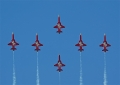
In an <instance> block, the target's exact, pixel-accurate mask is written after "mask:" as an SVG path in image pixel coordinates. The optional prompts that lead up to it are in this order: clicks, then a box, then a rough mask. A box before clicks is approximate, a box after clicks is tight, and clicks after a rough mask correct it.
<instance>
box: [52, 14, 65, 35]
mask: <svg viewBox="0 0 120 85" xmlns="http://www.w3.org/2000/svg"><path fill="white" fill-rule="evenodd" d="M54 28H57V29H58V31H57V33H59V34H60V33H61V32H62V31H61V28H65V26H63V25H62V24H61V22H60V16H59V15H58V23H57V25H56V26H54Z"/></svg>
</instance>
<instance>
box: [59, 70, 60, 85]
mask: <svg viewBox="0 0 120 85" xmlns="http://www.w3.org/2000/svg"><path fill="white" fill-rule="evenodd" d="M59 85H60V72H59Z"/></svg>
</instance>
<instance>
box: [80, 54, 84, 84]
mask: <svg viewBox="0 0 120 85" xmlns="http://www.w3.org/2000/svg"><path fill="white" fill-rule="evenodd" d="M82 81H83V79H82V59H81V52H80V85H83V83H82Z"/></svg>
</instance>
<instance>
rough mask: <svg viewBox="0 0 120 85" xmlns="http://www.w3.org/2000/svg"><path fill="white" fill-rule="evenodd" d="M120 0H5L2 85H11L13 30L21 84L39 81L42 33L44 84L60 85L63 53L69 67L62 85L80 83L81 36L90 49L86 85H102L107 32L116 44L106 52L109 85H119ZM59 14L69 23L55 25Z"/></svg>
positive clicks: (0, 29)
mask: <svg viewBox="0 0 120 85" xmlns="http://www.w3.org/2000/svg"><path fill="white" fill-rule="evenodd" d="M119 5H120V2H119V1H118V0H111V1H108V0H102V1H100V0H96V1H95V0H89V1H87V0H85V1H84V0H81V1H78V0H77V1H73V0H61V1H60V0H41V1H39V0H34V1H33V0H30V1H29V0H24V1H23V0H16V1H13V0H1V1H0V85H12V72H13V71H12V69H13V67H12V63H13V62H12V59H13V58H12V51H11V50H10V48H11V47H10V46H8V45H7V44H8V43H9V42H10V41H11V33H12V32H14V34H15V40H16V41H17V42H18V43H19V44H20V45H19V46H17V47H16V48H17V50H16V51H15V70H16V85H36V55H37V53H36V52H35V51H34V49H35V47H32V46H31V44H33V43H34V42H35V36H36V33H38V36H39V40H40V42H41V43H42V44H43V45H44V46H43V47H40V48H41V51H39V54H38V55H39V76H40V85H58V83H59V77H58V72H57V71H56V70H57V68H56V67H54V66H53V65H54V64H56V63H57V61H58V54H60V55H61V60H62V62H63V63H64V64H65V65H66V66H65V67H63V71H62V72H61V85H79V77H80V68H79V67H80V65H79V63H80V62H79V59H80V55H79V51H78V47H76V46H75V44H76V43H78V41H79V34H80V33H82V38H83V41H84V43H85V44H87V46H86V47H84V52H82V69H83V84H84V85H103V72H104V53H103V52H102V49H103V48H100V47H99V45H100V44H101V43H102V42H103V34H104V33H106V36H107V41H108V43H109V44H111V47H109V48H108V50H109V51H108V52H107V53H106V60H107V61H106V62H107V81H108V85H120V69H119V68H120V63H119V62H120V58H119V57H120V54H119V52H120V50H119V47H120V45H119V43H120V42H119V40H120V39H119V36H120V35H119V29H120V7H119ZM58 14H59V15H60V17H61V23H62V24H63V25H64V26H65V29H62V31H63V33H61V34H57V33H56V31H57V30H56V29H54V28H53V26H55V25H56V24H57V17H58Z"/></svg>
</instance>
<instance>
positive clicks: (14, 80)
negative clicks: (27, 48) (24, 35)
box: [13, 51, 16, 85]
mask: <svg viewBox="0 0 120 85" xmlns="http://www.w3.org/2000/svg"><path fill="white" fill-rule="evenodd" d="M13 85H16V76H15V65H14V51H13Z"/></svg>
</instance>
